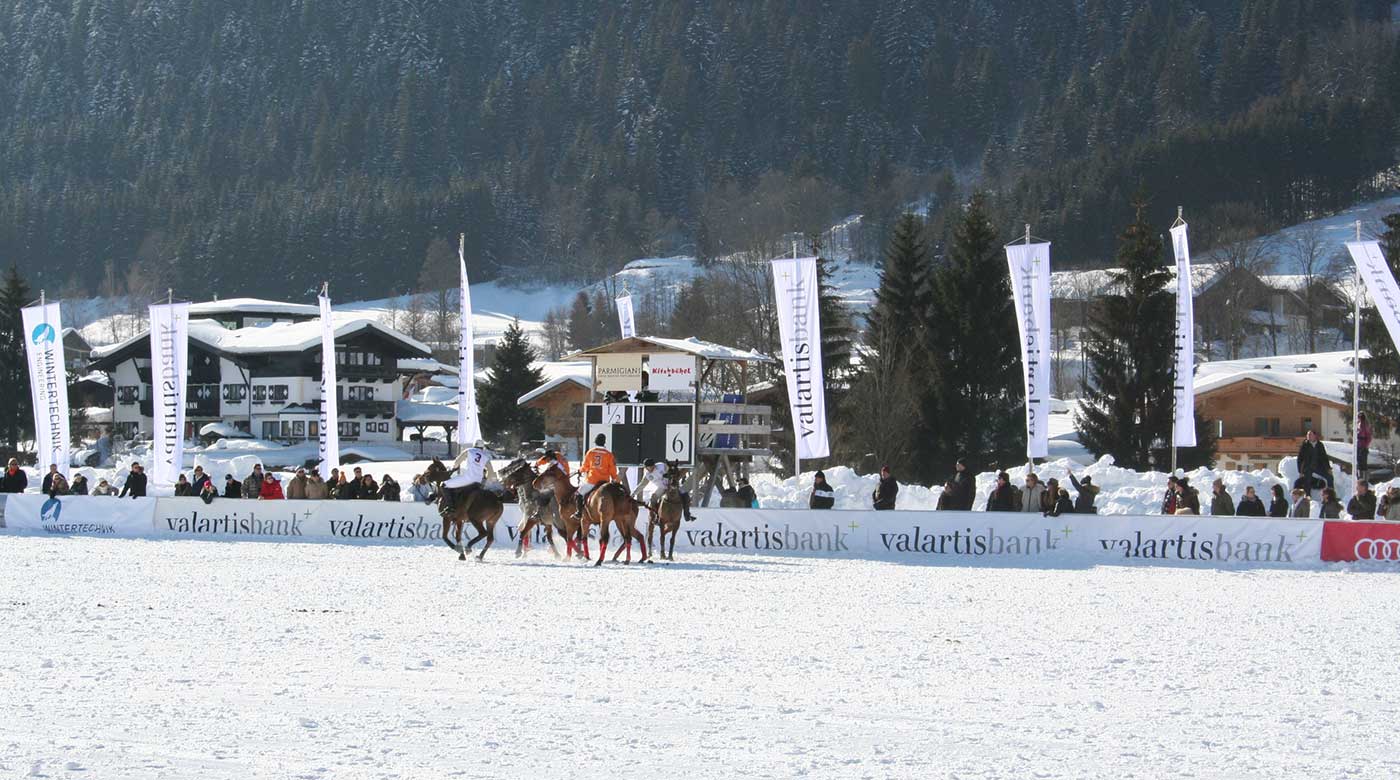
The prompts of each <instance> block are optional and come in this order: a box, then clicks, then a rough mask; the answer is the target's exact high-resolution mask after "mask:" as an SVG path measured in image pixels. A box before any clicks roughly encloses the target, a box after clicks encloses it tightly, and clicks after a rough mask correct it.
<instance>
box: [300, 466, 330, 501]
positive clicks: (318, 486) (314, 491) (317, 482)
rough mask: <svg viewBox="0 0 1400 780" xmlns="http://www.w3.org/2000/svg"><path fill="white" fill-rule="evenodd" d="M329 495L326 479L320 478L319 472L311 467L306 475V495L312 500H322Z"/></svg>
mask: <svg viewBox="0 0 1400 780" xmlns="http://www.w3.org/2000/svg"><path fill="white" fill-rule="evenodd" d="M330 496H331V493H330V488H329V487H327V485H326V481H325V480H324V479H321V472H319V471H316V470H315V469H312V470H311V471H310V472H309V473H308V474H307V475H306V497H307V498H308V499H312V500H317V501H324V500H325V499H327V498H330Z"/></svg>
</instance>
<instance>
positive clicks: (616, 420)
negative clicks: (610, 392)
mask: <svg viewBox="0 0 1400 780" xmlns="http://www.w3.org/2000/svg"><path fill="white" fill-rule="evenodd" d="M583 422H584V426H583V427H584V430H585V431H587V433H588V439H587V440H586V441H585V442H584V449H585V450H586V449H588V448H589V447H592V446H593V442H594V440H595V439H597V437H598V434H600V433H601V434H603V435H604V436H607V437H608V443H607V448H608V449H609V450H611V451H612V454H613V457H614V458H616V459H617V465H618V466H620V467H626V466H640V465H642V462H643V461H645V460H647V459H648V458H651V459H653V460H667V461H679V462H680V464H681V465H682V466H694V465H695V444H694V440H695V404H667V403H621V404H586V405H585V406H584V411H583Z"/></svg>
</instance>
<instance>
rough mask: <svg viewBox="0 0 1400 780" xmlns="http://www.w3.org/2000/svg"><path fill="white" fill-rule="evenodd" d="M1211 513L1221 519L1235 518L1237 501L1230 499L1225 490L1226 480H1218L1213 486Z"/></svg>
mask: <svg viewBox="0 0 1400 780" xmlns="http://www.w3.org/2000/svg"><path fill="white" fill-rule="evenodd" d="M1210 513H1211V514H1212V515H1218V516H1220V517H1233V516H1234V515H1235V499H1233V498H1231V497H1230V494H1229V492H1227V491H1226V490H1225V480H1223V479H1217V480H1215V484H1214V485H1212V486H1211V492H1210Z"/></svg>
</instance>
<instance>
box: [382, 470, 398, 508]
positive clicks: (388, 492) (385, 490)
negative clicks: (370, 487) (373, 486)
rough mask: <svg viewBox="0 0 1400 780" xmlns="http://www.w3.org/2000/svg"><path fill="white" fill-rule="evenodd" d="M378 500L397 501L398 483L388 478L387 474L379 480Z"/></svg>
mask: <svg viewBox="0 0 1400 780" xmlns="http://www.w3.org/2000/svg"><path fill="white" fill-rule="evenodd" d="M379 500H380V501H398V500H399V483H398V482H396V481H394V478H393V477H391V476H389V475H388V474H385V475H384V479H381V480H379Z"/></svg>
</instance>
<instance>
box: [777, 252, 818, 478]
mask: <svg viewBox="0 0 1400 780" xmlns="http://www.w3.org/2000/svg"><path fill="white" fill-rule="evenodd" d="M773 291H774V296H775V301H776V304H777V312H778V331H779V335H780V336H781V338H782V341H783V373H784V374H786V375H787V391H788V406H789V408H790V409H791V410H792V430H793V439H794V440H795V441H796V443H797V457H798V458H799V459H801V460H809V459H812V458H825V457H826V456H827V455H829V454H830V452H831V447H830V444H829V443H828V441H827V432H826V386H825V384H824V380H823V378H822V339H821V334H822V326H821V316H820V314H819V311H818V308H817V258H815V257H801V258H790V259H782V260H774V261H773Z"/></svg>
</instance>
